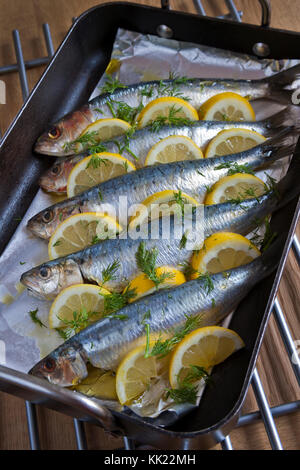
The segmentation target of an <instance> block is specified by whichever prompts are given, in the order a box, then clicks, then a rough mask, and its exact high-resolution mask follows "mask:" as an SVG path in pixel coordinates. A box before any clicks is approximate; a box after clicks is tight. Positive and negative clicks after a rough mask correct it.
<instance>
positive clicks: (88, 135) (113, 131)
mask: <svg viewBox="0 0 300 470" xmlns="http://www.w3.org/2000/svg"><path fill="white" fill-rule="evenodd" d="M129 129H131V125H130V124H128V122H126V121H123V120H122V119H117V118H107V119H98V120H97V121H95V122H93V123H92V124H90V125H89V126H88V127H86V128H85V129H84V131H83V132H82V133H81V134H80V136H79V138H78V139H77V141H76V144H75V147H74V149H75V151H76V153H79V152H81V151H82V150H83V149H85V148H88V147H91V146H93V145H96V144H97V143H99V142H101V141H104V140H111V139H113V138H114V137H117V136H119V135H122V134H125V133H126V132H128V131H129Z"/></svg>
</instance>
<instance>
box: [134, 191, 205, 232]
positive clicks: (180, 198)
mask: <svg viewBox="0 0 300 470" xmlns="http://www.w3.org/2000/svg"><path fill="white" fill-rule="evenodd" d="M151 206H152V207H151ZM185 206H186V207H185ZM196 206H199V202H198V201H196V199H194V198H193V197H191V196H189V195H188V194H186V193H182V192H181V191H179V190H177V189H176V190H172V189H166V190H165V191H160V192H158V193H154V194H152V195H151V196H149V197H147V198H146V199H145V200H144V201H143V202H142V203H141V204H140V205H139V207H138V210H137V212H138V214H136V215H134V216H132V217H131V219H130V223H129V226H128V228H129V229H130V230H131V229H134V228H136V227H137V226H139V225H142V224H143V223H145V222H147V220H148V218H149V217H151V219H152V220H153V219H156V218H158V217H164V216H168V215H171V214H176V215H180V214H181V213H182V210H185V211H187V212H188V211H191V210H192V208H193V207H196Z"/></svg>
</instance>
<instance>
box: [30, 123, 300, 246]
mask: <svg viewBox="0 0 300 470" xmlns="http://www.w3.org/2000/svg"><path fill="white" fill-rule="evenodd" d="M292 142H294V135H293V134H292V133H291V129H289V128H287V129H286V130H284V131H282V132H281V133H279V134H278V136H277V137H274V138H272V139H269V140H267V141H266V142H264V143H263V144H261V145H258V146H256V147H254V148H252V149H250V150H247V151H245V152H241V153H237V154H235V155H227V156H224V157H217V158H208V159H200V160H188V161H181V162H174V163H169V164H165V165H154V166H148V167H144V168H141V169H139V170H137V171H133V172H130V173H127V174H125V175H122V176H119V177H117V178H113V179H111V180H109V181H106V182H104V183H101V184H99V185H97V186H94V187H92V188H90V189H89V190H87V191H84V192H83V193H81V194H79V195H78V196H75V197H73V198H70V199H67V200H65V201H62V202H60V203H57V204H54V205H53V206H51V207H48V208H47V209H45V210H43V211H41V212H40V213H38V214H37V215H35V216H34V217H32V218H31V219H30V220H29V222H28V224H27V227H28V229H29V230H31V232H32V233H34V234H35V235H37V236H38V237H40V238H44V239H48V238H50V236H51V235H52V234H53V232H54V231H55V229H56V227H57V226H58V225H59V224H60V223H61V222H62V221H63V220H65V219H66V218H68V217H70V216H71V215H74V214H78V213H81V212H97V211H98V212H107V213H109V214H111V215H112V216H116V215H117V214H118V213H119V214H120V216H119V220H120V223H121V225H123V226H126V225H127V218H126V215H127V209H126V208H124V207H123V204H126V205H127V207H128V208H129V210H132V209H133V207H134V205H135V204H139V203H141V202H143V201H144V200H145V199H146V198H147V197H148V196H149V195H151V194H154V193H156V192H159V191H164V190H181V191H182V192H184V193H186V194H189V195H191V196H193V197H195V198H196V199H197V200H198V202H202V201H203V198H204V195H205V193H206V191H207V187H208V186H210V185H211V184H213V183H215V182H216V181H218V180H219V179H220V178H222V177H223V176H225V175H226V174H227V170H228V169H227V168H226V167H225V166H224V165H226V164H233V163H236V164H239V165H245V164H247V165H248V167H249V168H251V169H255V168H259V167H262V166H264V165H268V164H270V163H272V162H273V161H275V160H277V159H279V158H282V157H284V156H287V155H290V154H291V153H292V151H293V149H294V143H292ZM217 167H219V169H218V170H216V168H217ZM121 196H124V198H122V199H120V197H121ZM125 212H126V214H125V216H124V213H125ZM124 217H125V219H126V220H125V219H124ZM124 221H125V223H124Z"/></svg>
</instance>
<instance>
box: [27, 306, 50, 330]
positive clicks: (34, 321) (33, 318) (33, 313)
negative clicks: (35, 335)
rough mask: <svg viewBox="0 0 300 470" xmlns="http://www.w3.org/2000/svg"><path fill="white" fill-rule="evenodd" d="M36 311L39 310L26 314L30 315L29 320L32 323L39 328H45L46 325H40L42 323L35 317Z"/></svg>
mask: <svg viewBox="0 0 300 470" xmlns="http://www.w3.org/2000/svg"><path fill="white" fill-rule="evenodd" d="M38 311H39V309H38V308H36V309H35V310H30V312H28V313H29V315H30V318H31V320H32V321H33V323H36V324H37V325H39V326H40V327H41V328H42V327H44V328H47V327H46V325H44V323H42V321H41V320H40V319H39V317H38V316H37V314H38Z"/></svg>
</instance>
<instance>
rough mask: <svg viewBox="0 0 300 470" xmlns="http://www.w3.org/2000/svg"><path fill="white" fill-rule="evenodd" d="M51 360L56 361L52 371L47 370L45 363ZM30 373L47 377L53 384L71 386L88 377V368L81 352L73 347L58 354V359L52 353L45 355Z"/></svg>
mask: <svg viewBox="0 0 300 470" xmlns="http://www.w3.org/2000/svg"><path fill="white" fill-rule="evenodd" d="M63 347H64V345H63ZM49 360H50V361H51V362H52V363H54V368H53V371H51V372H48V371H47V370H45V365H46V364H47V362H49ZM28 374H30V375H33V376H35V377H39V378H43V379H46V380H47V381H48V382H50V383H51V384H53V385H60V386H62V387H71V386H72V385H76V384H77V383H79V382H80V381H81V380H83V379H84V378H86V377H87V375H88V370H87V365H86V362H85V360H84V358H83V357H82V356H81V354H80V352H79V351H76V350H74V349H72V348H71V351H70V353H68V352H67V351H66V352H65V353H62V355H61V356H58V358H57V360H55V359H54V358H53V356H51V355H50V356H47V357H45V358H44V359H42V360H41V361H39V362H38V363H37V364H35V365H34V366H33V367H32V368H31V369H30V371H29V372H28Z"/></svg>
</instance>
